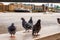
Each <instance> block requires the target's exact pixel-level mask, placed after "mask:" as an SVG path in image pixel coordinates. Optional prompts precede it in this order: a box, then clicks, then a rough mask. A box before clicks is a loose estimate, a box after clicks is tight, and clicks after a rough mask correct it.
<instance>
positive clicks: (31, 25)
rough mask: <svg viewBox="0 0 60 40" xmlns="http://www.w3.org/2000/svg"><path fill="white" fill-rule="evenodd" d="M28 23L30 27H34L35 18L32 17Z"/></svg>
mask: <svg viewBox="0 0 60 40" xmlns="http://www.w3.org/2000/svg"><path fill="white" fill-rule="evenodd" d="M28 24H29V25H30V29H31V28H32V27H33V20H32V17H30V20H29V21H28Z"/></svg>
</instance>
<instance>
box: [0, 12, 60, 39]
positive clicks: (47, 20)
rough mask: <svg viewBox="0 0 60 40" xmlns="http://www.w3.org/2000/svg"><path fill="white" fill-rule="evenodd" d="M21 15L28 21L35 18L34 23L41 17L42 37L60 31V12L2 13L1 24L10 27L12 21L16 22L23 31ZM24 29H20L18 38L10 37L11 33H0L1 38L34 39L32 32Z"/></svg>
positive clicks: (17, 34) (0, 16) (0, 15)
mask: <svg viewBox="0 0 60 40" xmlns="http://www.w3.org/2000/svg"><path fill="white" fill-rule="evenodd" d="M21 17H24V18H25V19H26V21H28V20H29V19H30V17H32V18H33V22H34V24H35V23H36V22H37V20H38V19H41V27H42V28H41V31H40V32H39V34H40V36H39V37H40V38H42V37H46V36H49V35H53V34H56V33H60V27H59V25H58V23H57V19H56V18H58V17H59V18H60V14H59V13H51V14H44V13H2V14H0V25H2V26H3V25H5V27H8V26H9V25H10V24H11V23H12V22H14V23H15V26H16V27H17V28H18V29H19V30H21V29H22V31H23V27H22V25H21ZM22 31H18V32H17V33H16V38H14V39H12V38H10V37H9V36H10V35H9V34H0V39H1V40H5V39H6V40H34V38H33V36H32V35H31V32H29V33H23V32H22Z"/></svg>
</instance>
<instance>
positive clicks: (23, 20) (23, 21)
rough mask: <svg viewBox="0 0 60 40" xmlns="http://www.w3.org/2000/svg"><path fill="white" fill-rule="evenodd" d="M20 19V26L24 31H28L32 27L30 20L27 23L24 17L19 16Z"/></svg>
mask: <svg viewBox="0 0 60 40" xmlns="http://www.w3.org/2000/svg"><path fill="white" fill-rule="evenodd" d="M21 20H22V27H23V28H24V29H25V30H26V31H29V30H30V29H31V28H32V26H31V25H30V24H31V21H29V23H27V22H26V21H25V19H24V18H21Z"/></svg>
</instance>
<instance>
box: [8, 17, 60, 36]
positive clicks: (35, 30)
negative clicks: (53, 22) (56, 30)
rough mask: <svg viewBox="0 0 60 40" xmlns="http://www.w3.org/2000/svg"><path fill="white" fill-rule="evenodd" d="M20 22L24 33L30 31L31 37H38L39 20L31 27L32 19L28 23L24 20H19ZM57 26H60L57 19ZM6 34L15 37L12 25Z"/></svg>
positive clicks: (59, 21)
mask: <svg viewBox="0 0 60 40" xmlns="http://www.w3.org/2000/svg"><path fill="white" fill-rule="evenodd" d="M21 20H22V27H23V28H24V29H25V32H26V31H28V32H29V30H32V35H33V36H36V35H38V33H39V31H40V30H41V20H40V19H38V20H37V22H36V24H34V25H33V20H32V17H31V18H30V20H29V21H28V22H26V21H25V19H24V18H21ZM57 22H58V24H60V18H57ZM8 32H9V33H10V34H11V37H13V35H15V33H16V27H15V26H14V23H12V24H11V26H9V27H8Z"/></svg>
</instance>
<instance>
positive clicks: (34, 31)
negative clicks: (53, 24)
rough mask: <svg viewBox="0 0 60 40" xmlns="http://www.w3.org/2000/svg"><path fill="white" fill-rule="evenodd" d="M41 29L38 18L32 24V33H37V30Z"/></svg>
mask: <svg viewBox="0 0 60 40" xmlns="http://www.w3.org/2000/svg"><path fill="white" fill-rule="evenodd" d="M40 29H41V20H40V19H39V20H38V21H37V23H36V24H35V25H33V29H32V35H34V36H35V35H38V32H39V31H40Z"/></svg>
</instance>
